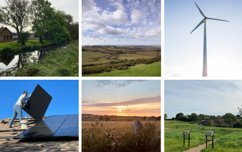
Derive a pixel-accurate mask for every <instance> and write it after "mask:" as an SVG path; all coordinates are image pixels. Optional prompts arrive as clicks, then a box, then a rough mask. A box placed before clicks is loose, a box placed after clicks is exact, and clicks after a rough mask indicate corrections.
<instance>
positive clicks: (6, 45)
mask: <svg viewBox="0 0 242 152" xmlns="http://www.w3.org/2000/svg"><path fill="white" fill-rule="evenodd" d="M51 43H53V42H52V41H51V40H44V41H43V43H39V40H28V41H27V42H26V44H25V45H21V44H20V43H18V41H12V42H0V50H1V49H4V48H11V49H16V48H22V47H26V46H40V45H46V44H51Z"/></svg>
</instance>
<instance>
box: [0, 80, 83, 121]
mask: <svg viewBox="0 0 242 152" xmlns="http://www.w3.org/2000/svg"><path fill="white" fill-rule="evenodd" d="M37 84H39V85H40V86H41V87H42V88H43V89H44V90H45V91H46V92H48V93H49V94H50V95H51V96H52V100H51V102H50V105H49V107H48V109H47V111H46V113H45V116H50V115H59V114H78V113H79V110H78V109H79V108H78V107H79V106H78V105H79V104H78V101H79V96H78V94H79V88H78V86H79V84H78V81H77V80H1V81H0V86H1V88H0V92H1V94H0V97H1V106H0V110H1V112H0V119H4V118H11V117H12V115H13V106H14V104H15V103H16V102H17V100H18V98H19V96H20V95H21V94H22V93H23V91H27V92H28V96H29V94H30V93H32V92H33V91H34V89H35V87H36V85H37ZM22 112H23V116H26V115H28V114H27V113H26V112H25V111H24V110H22Z"/></svg>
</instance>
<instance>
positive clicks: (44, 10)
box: [32, 0, 54, 43]
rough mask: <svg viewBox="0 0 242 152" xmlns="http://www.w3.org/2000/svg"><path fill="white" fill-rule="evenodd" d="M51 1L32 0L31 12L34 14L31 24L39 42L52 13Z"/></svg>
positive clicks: (46, 29)
mask: <svg viewBox="0 0 242 152" xmlns="http://www.w3.org/2000/svg"><path fill="white" fill-rule="evenodd" d="M50 6H51V3H50V2H48V1H45V0H33V1H32V12H33V14H34V16H35V18H34V20H33V22H32V24H33V26H32V31H34V32H35V34H36V36H37V37H39V42H40V43H42V42H43V39H44V37H45V34H46V33H47V32H48V24H49V22H50V21H49V20H50V16H51V15H52V14H53V11H54V10H53V8H51V7H50Z"/></svg>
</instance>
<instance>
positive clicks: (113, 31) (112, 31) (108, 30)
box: [98, 26, 123, 35]
mask: <svg viewBox="0 0 242 152" xmlns="http://www.w3.org/2000/svg"><path fill="white" fill-rule="evenodd" d="M98 32H99V33H101V34H107V35H119V34H121V33H123V30H122V29H120V28H113V27H111V26H106V27H105V28H102V29H100V30H98Z"/></svg>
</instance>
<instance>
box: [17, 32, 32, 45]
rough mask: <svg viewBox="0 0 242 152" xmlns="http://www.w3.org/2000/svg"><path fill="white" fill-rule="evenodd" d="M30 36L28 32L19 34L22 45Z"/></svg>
mask: <svg viewBox="0 0 242 152" xmlns="http://www.w3.org/2000/svg"><path fill="white" fill-rule="evenodd" d="M29 37H30V33H29V32H22V33H21V34H20V36H19V41H20V43H21V44H22V45H25V43H26V42H27V41H28V38H29Z"/></svg>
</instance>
